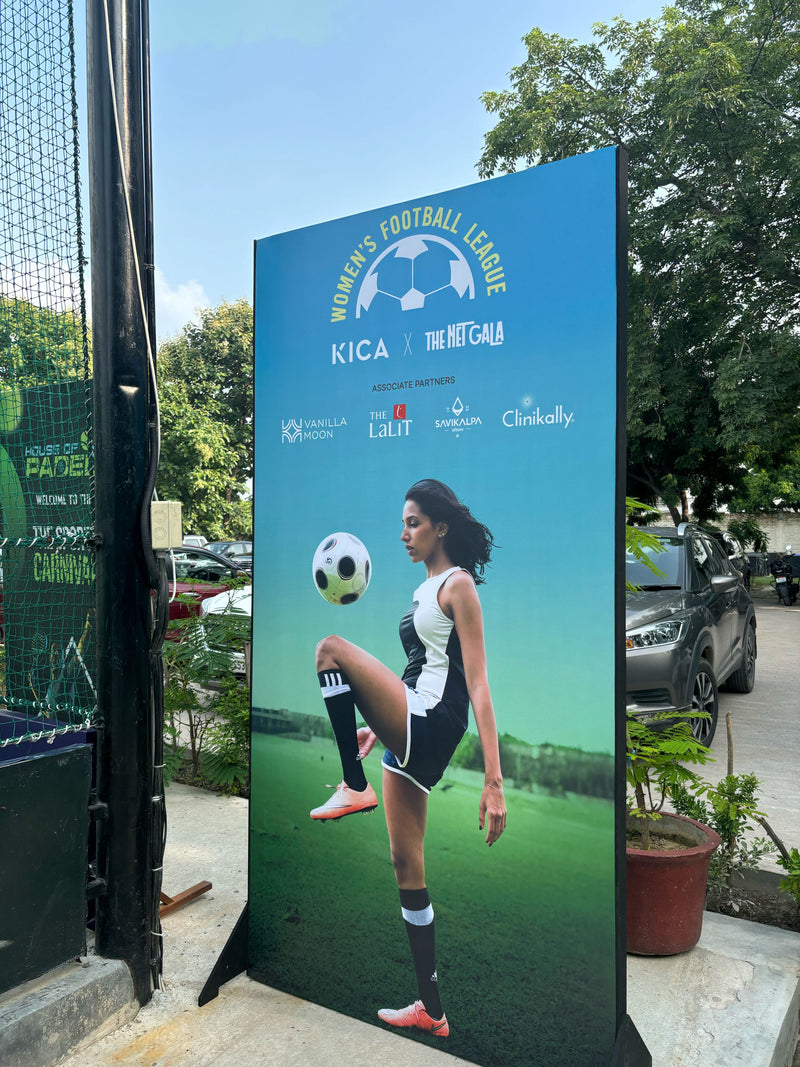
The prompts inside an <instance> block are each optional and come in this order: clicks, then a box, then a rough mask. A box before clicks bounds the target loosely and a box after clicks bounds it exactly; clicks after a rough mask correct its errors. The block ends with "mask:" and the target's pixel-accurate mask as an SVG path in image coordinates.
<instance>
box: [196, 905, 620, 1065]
mask: <svg viewBox="0 0 800 1067" xmlns="http://www.w3.org/2000/svg"><path fill="white" fill-rule="evenodd" d="M248 920H249V915H248V905H247V904H245V906H244V908H243V909H242V914H241V915H240V916H239V918H238V919H237V920H236V925H235V926H234V928H233V932H232V933H231V936H230V937H229V938H228V940H227V942H226V943H225V948H223V950H222V952H221V953H220V955H219V959H218V960H217V962H216V963H215V964H214V967H213V969H212V971H211V974H210V975H209V976H208V978H207V979H206V984H205V985H204V986H203V988H202V990H201V991H200V996H199V997H198V998H197V1006H198V1008H202V1007H203V1005H204V1004H208V1002H209V1000H213V999H214V998H215V997H216V996H217V995H218V993H219V987H220V986H222V985H225V983H226V982H230V980H231V979H232V978H235V977H236V976H237V975H238V974H241V973H242V971H246V970H247V931H248V925H249V922H248ZM620 1062H623V1061H620ZM624 1062H626V1063H627V1062H628V1061H627V1060H626V1061H624ZM631 1062H633V1061H631Z"/></svg>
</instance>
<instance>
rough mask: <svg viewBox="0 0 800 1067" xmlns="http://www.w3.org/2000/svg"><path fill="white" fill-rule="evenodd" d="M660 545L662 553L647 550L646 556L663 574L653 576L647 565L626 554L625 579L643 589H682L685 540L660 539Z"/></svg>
mask: <svg viewBox="0 0 800 1067" xmlns="http://www.w3.org/2000/svg"><path fill="white" fill-rule="evenodd" d="M658 544H659V547H660V548H661V549H662V551H658V550H657V549H647V548H646V549H645V550H644V554H645V555H646V556H647V558H648V559H650V560H651V561H652V563H653V565H654V566H655V567H656V568H657V569H658V570H659V571H660V572H661V573H660V574H653V572H652V571H651V570H650V568H649V567H648V566H647V564H646V563H644V562H643V561H641V560H638V559H636V558H635V557H634V556H633V555H631V553H630V552H626V553H625V578H626V580H627V581H628V582H630V583H631V584H632V585H638V586H641V587H642V588H643V589H654V588H655V589H657V588H660V587H663V586H674V587H676V588H680V584H681V558H682V555H683V540H682V539H681V538H679V537H659V538H658Z"/></svg>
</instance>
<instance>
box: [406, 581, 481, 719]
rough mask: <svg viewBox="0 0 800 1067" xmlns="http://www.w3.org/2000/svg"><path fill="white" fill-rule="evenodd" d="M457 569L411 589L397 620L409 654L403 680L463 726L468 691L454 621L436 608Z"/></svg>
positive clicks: (426, 700)
mask: <svg viewBox="0 0 800 1067" xmlns="http://www.w3.org/2000/svg"><path fill="white" fill-rule="evenodd" d="M458 570H461V568H460V567H450V569H449V570H446V571H442V573H441V574H437V575H435V576H434V577H433V578H428V579H427V580H426V581H424V582H423V583H422V585H421V586H420V587H419V588H418V589H416V590H415V591H414V603H413V604H412V605H411V609H410V611H408V612H406V614H405V615H404V616H403V618H402V619H401V621H400V640H401V641H402V642H403V649H404V650H405V653H406V655H407V656H408V664H407V666H406V669H405V671H404V672H403V681H404V682H405V683H406V685H408V686H410V687H411V688H412V689H416V691H417V692H418V693H419V694H420V695H421V696H423V697H424V698H425V702H426V706H427V707H428V708H429V709H430V708H433V707H435V706H436V705H437V704H439V703H440V702H441V703H444V704H446V705H447V707H448V708H449V709H450V711H451V712H452V713H453V714H454V715H455V716H456V718H457V719H458V720H459V721H460V722H461V723H462V724H463V726H464V729H466V727H467V723H468V717H469V694H468V693H467V682H466V678H465V677H464V661H463V659H462V656H461V642H460V641H459V639H458V634H457V633H456V628H455V625H454V623H453V620H452V619H448V617H447V616H446V615H445V613H444V612H443V611H442V609H441V608H440V607H439V590H440V589H441V587H442V586H443V585H444V583H445V582H446V581H447V579H448V578H449V577H450V575H451V574H454V573H455V571H458Z"/></svg>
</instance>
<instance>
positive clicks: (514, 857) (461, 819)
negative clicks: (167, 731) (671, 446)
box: [249, 149, 624, 1067]
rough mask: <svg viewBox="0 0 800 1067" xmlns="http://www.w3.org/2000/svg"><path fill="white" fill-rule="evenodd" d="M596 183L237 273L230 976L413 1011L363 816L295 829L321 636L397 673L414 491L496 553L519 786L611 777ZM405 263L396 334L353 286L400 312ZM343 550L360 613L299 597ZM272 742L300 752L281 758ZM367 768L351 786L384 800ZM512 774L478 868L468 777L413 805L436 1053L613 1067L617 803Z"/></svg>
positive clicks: (274, 242) (602, 301)
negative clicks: (238, 680)
mask: <svg viewBox="0 0 800 1067" xmlns="http://www.w3.org/2000/svg"><path fill="white" fill-rule="evenodd" d="M616 166H617V159H616V153H615V152H614V151H613V150H610V149H609V150H604V151H601V152H596V153H592V154H590V155H586V156H581V157H577V158H575V159H571V160H565V161H563V162H561V163H557V164H550V165H548V166H545V167H540V168H535V169H531V170H528V171H525V172H523V173H520V174H517V175H511V176H508V177H504V178H499V179H495V180H492V181H489V182H485V183H481V184H478V185H474V186H469V187H466V188H464V189H457V190H451V191H448V192H445V193H440V194H436V195H433V196H431V197H427V198H423V199H418V200H414V201H409V202H408V203H407V204H402V205H397V206H394V207H389V208H384V209H379V210H376V211H371V212H366V213H364V214H362V215H357V216H353V217H351V218H347V219H340V220H337V221H335V222H331V223H327V224H324V225H320V226H315V227H309V228H308V229H304V230H300V231H295V232H293V233H288V234H283V235H278V236H276V237H272V238H268V239H266V240H264V241H260V242H258V243H257V245H256V302H255V303H256V492H255V499H256V504H255V529H254V534H255V537H254V540H255V571H254V573H255V586H254V589H255V597H254V637H253V641H254V648H253V708H254V717H253V721H254V731H253V750H252V794H251V859H250V890H249V899H250V916H251V920H250V973H251V975H252V976H254V977H257V978H260V979H261V980H264V981H266V982H269V983H270V984H272V985H275V986H278V987H279V988H282V989H286V990H288V991H289V992H292V993H295V994H297V995H298V996H302V997H306V998H308V999H311V1000H315V1001H318V1002H319V1003H322V1004H326V1005H327V1006H329V1007H333V1008H335V1009H336V1010H338V1011H342V1012H345V1013H347V1014H350V1015H353V1016H355V1017H357V1018H362V1019H364V1020H366V1021H369V1022H375V1021H376V1018H375V1012H376V1010H377V1008H378V1007H381V1006H384V1005H385V1004H394V1002H395V1001H396V1002H397V1004H398V1005H399V1004H401V1003H406V1002H408V1001H409V1000H412V999H413V995H412V994H413V972H411V965H410V960H409V958H408V948H407V945H406V943H405V933H404V931H403V929H402V923H401V921H400V917H399V909H398V905H397V894H396V888H395V886H394V879H393V875H392V870H391V864H390V862H389V852H388V840H387V835H386V830H385V826H384V825H383V819H382V815H381V811H380V809H379V811H378V814H377V816H376V817H373V818H371V819H363V818H361V817H357V818H356V817H354V818H349V819H345V820H343V822H342V823H340V824H335V825H333V826H330V827H329V826H321V825H317V824H314V823H312V822H311V820H310V819H309V817H308V812H309V809H310V808H311V807H314V806H316V805H317V804H319V803H321V802H322V801H323V800H324V799H325V796H326V790H325V784H326V783H331V784H335V782H336V781H338V780H339V777H340V771H339V769H338V759H337V755H336V749H335V747H334V745H333V743H332V742H331V741H329V740H327V739H326V736H325V734H326V724H327V717H326V715H325V710H324V705H323V703H322V700H321V698H320V694H319V687H318V684H317V679H316V674H315V670H314V648H315V646H316V644H317V642H318V641H319V640H320V638H322V637H324V636H325V635H326V634H328V633H338V634H341V635H342V636H343V637H346V638H347V639H348V640H351V641H354V642H356V643H357V644H359V645H361V646H363V647H365V648H366V649H367V650H368V651H370V652H371V653H372V654H373V655H375V656H377V657H378V658H379V659H381V660H382V661H383V662H384V663H386V665H387V666H389V667H391V668H392V669H393V670H395V671H397V672H398V673H401V672H402V669H403V667H404V656H403V652H402V648H401V645H400V641H399V638H398V633H397V628H398V624H399V620H400V617H401V616H402V614H403V613H404V612H405V611H406V610H407V609H408V607H409V605H410V603H411V599H412V593H413V590H414V589H415V588H416V586H417V585H418V584H419V583H420V582H421V581H422V580H423V579H424V577H425V574H424V571H423V570H422V568H416V567H415V566H414V565H413V564H412V563H410V562H409V560H408V557H407V554H406V552H405V551H404V549H403V546H402V544H401V542H400V533H401V513H402V507H403V498H404V494H405V491H406V489H407V488H408V487H409V486H410V485H411V484H412V483H413V482H415V481H417V480H418V479H419V478H425V477H432V478H438V479H440V480H442V481H444V482H446V483H447V484H448V485H450V486H451V487H452V488H453V489H454V491H455V492H456V494H457V495H458V496H459V498H460V499H461V500H463V501H464V502H465V503H466V504H467V505H468V506H469V507H470V509H471V510H472V512H473V514H474V515H476V516H477V517H478V518H479V519H480V520H481V521H482V522H484V523H486V525H487V526H488V527H489V528H490V529H491V531H492V533H493V534H494V537H495V542H496V545H497V547H496V549H495V552H494V555H493V559H492V563H491V566H490V567H489V568H488V569H487V573H486V579H487V580H486V584H485V585H483V586H481V587H480V596H481V603H482V606H483V612H484V622H485V632H486V649H487V658H488V667H489V680H490V684H491V687H492V696H493V702H494V706H495V713H496V716H497V723H498V730H499V732H500V734H501V735H510V739H509V743H511V744H512V747H514V746H516V747H515V748H514V751H515V753H516V754H517V755H518V756H520V758H519V760H518V761H517V763H515V767H516V769H517V770H518V769H519V767H520V766H521V763H522V762H523V761H524V757H525V754H526V751H527V746H531V747H530V755H531V758H535V757H536V756H537V755H538V754H540V753H541V751H542V750H541V747H540V746H546V745H554V746H562V747H563V748H565V749H570V750H579V751H580V752H581V753H585V754H594V756H596V757H597V758H598V759H601V758H605V760H606V762H607V766H608V767H610V766H611V761H612V757H613V751H614V712H615V708H614V699H615V679H614V604H615V599H614V598H615V575H614V539H615V534H614V518H615V506H616V492H617V487H616V464H617V446H616V436H617V421H616V420H617V412H616V396H617V218H616V197H617V173H616ZM426 208H427V209H429V210H427V211H426ZM440 209H441V210H440ZM404 213H405V214H404ZM437 219H438V222H439V224H438V226H437V225H436V220H437ZM405 222H408V224H409V225H408V227H407V228H404V223H405ZM425 223H427V225H425ZM395 231H396V232H395ZM419 236H421V237H422V239H423V241H424V240H425V238H426V237H427V239H428V240H427V243H426V244H423V245H421V246H420V247H421V249H422V251H421V254H420V255H419V256H418V257H417V258H416V259H414V261H413V262H414V272H415V273H414V282H415V284H416V285H417V287H418V288H419V289H420V290H421V291H423V292H425V294H426V296H425V300H424V305H423V306H422V307H415V308H412V309H409V310H402V308H401V306H400V302H399V300H397V299H392V298H391V297H389V296H384V295H383V293H382V292H379V293H378V295H377V296H376V297H375V299H373V300H372V302H371V303H370V304H369V306H368V307H365V306H361V305H360V303H359V293H360V292H362V293H365V292H367V291H368V287H369V284H370V277H369V276H370V274H371V272H374V273H377V283H376V284H377V286H378V287H379V289H380V290H384V291H385V292H387V293H388V292H391V293H393V294H395V295H396V296H399V295H402V292H404V291H405V289H404V285H405V281H404V276H403V273H402V272H403V270H404V269H405V268H406V267H407V266H408V260H406V261H405V263H403V262H402V261H398V260H397V259H395V258H394V257H393V256H392V255H391V254H390V255H387V256H385V257H383V258H381V254H382V253H383V252H385V251H386V250H387V249H389V248H390V247H391V246H392V245H394V244H395V243H396V242H397V241H400V240H402V239H405V238H409V237H419ZM431 237H434V238H437V237H438V238H439V239H440V240H439V241H436V240H433V241H432V240H430V238H431ZM441 240H446V241H447V242H448V244H449V246H451V247H450V248H448V247H446V246H444V245H442V244H441ZM489 244H491V245H492V247H491V248H490V249H489V248H487V246H488V245H489ZM426 248H427V251H426V250H425V249H426ZM443 257H445V259H444V260H443ZM490 257H491V258H490ZM495 257H496V258H495ZM462 260H463V263H462ZM450 261H455V262H457V263H458V264H459V266H458V267H456V268H455V270H454V275H453V276H454V277H455V278H456V279H457V278H458V277H459V276H462V277H466V276H467V274H466V272H465V266H466V268H468V272H469V273H470V274H471V277H472V280H473V284H474V298H473V299H470V291H469V289H467V290H466V291H465V292H464V294H463V296H460V297H459V295H458V292H457V291H456V289H454V288H453V287H452V286H451V285H450V284H449V281H450V275H449V274H447V276H445V275H443V274H442V273H441V272H442V270H443V269H444V270H445V271H447V270H448V269H449V268H448V267H447V263H448V262H450ZM376 262H377V267H375V264H376ZM487 262H488V263H489V264H490V269H489V271H488V272H487V271H485V270H484V264H485V263H487ZM443 263H444V267H443ZM623 269H624V264H623ZM342 279H344V281H342ZM440 282H441V288H440V289H439V290H438V291H436V290H437V288H438V287H439V284H440ZM351 283H352V284H351ZM362 285H365V289H364V290H362V289H361V287H362ZM490 286H494V288H493V289H491V291H487V290H488V289H489V287H490ZM337 294H338V295H337ZM359 309H360V313H358V314H357V311H359ZM332 320H335V321H332ZM460 324H464V325H460ZM359 343H360V347H359ZM351 352H352V361H351ZM383 353H386V354H383ZM359 355H360V356H362V357H368V358H359ZM396 405H401V407H396ZM340 530H344V531H349V532H350V533H353V534H355V535H356V536H357V537H359V538H360V539H361V540H362V541H363V542H364V544H365V545H366V546H367V548H368V550H369V552H370V557H371V564H372V579H371V583H370V586H369V589H368V590H367V592H366V594H365V595H364V597H363V598H362V599H361V600H359V601H358V602H357V603H355V604H353V605H349V606H347V607H344V608H338V607H333V606H331V605H330V604H328V603H327V602H326V601H324V600H323V599H322V598H321V597H320V596H319V594H318V593H317V591H316V589H315V588H314V585H313V581H312V576H311V559H312V556H313V553H314V550H315V548H316V547H317V545H318V544H319V542H320V541H321V540H322V539H323V537H325V536H326V535H327V534H330V533H332V532H335V531H340ZM304 717H309V718H307V719H306V718H304ZM290 721H291V722H293V724H294V731H293V734H287V735H285V736H280V734H279V733H276V732H274V731H279V730H284V729H285V730H288V729H289V727H288V726H287V722H290ZM471 729H474V727H471ZM265 731H267V732H265ZM269 731H273V732H269ZM298 737H302V738H304V740H298V739H297V738H298ZM509 751H510V750H509ZM520 754H521V755H520ZM379 755H380V754H379V753H378V752H377V751H376V752H375V754H374V755H373V756H371V757H370V759H369V760H368V761H367V763H366V764H365V770H366V772H367V776H368V777H369V778H370V781H371V782H372V784H373V785H374V786H375V788H376V790H377V791H378V792H379V791H380V774H381V772H380V769H379V765H378V760H379ZM504 770H505V775H506V779H507V797H508V805H509V821H508V829H507V831H506V833H505V834H504V835H503V837H502V839H501V840H500V841H499V842H498V843H497V845H496V846H495V847H494V848H492V849H491V850H488V849H486V847H485V845H483V836H484V835H483V834H480V833H479V831H478V830H477V807H478V800H479V797H480V781H481V778H482V776H481V775H480V774H479V773H477V772H475V771H469V770H465V769H463V768H457V767H451V768H450V769H449V770H448V772H447V774H446V776H445V779H444V782H443V786H439V787H437V788H436V789H434V791H433V793H432V795H431V799H430V806H429V823H428V834H427V837H426V860H427V869H428V870H427V873H428V883H429V885H430V886H431V894H432V897H433V899H434V903H435V910H436V916H437V937H438V940H439V944H440V955H441V967H440V968H439V970H440V974H441V976H442V977H441V989H442V997H443V1001H444V1003H445V1005H446V1009H447V1013H448V1019H449V1020H450V1025H451V1030H452V1036H451V1038H450V1039H449V1040H448V1042H446V1050H447V1051H448V1052H452V1053H454V1054H456V1055H460V1056H463V1057H464V1058H465V1059H468V1060H471V1061H473V1062H477V1063H497V1062H503V1063H506V1064H517V1063H519V1064H523V1063H524V1064H529V1063H534V1062H536V1063H538V1062H541V1063H548V1065H553V1064H559V1063H563V1064H565V1065H567V1064H569V1065H570V1067H574V1065H576V1064H583V1063H585V1064H590V1063H597V1062H604V1061H605V1059H606V1058H607V1057H606V1056H605V1053H603V1054H602V1055H601V1054H600V1053H599V1051H598V1050H608V1054H609V1057H610V1050H611V1049H612V1047H613V1041H614V1032H615V1022H616V1015H615V1011H616V1005H615V966H616V964H615V941H614V928H615V927H614V924H615V910H614V908H615V904H614V896H615V892H614V889H615V883H614V809H613V786H612V784H611V783H612V776H609V777H608V779H607V780H608V790H607V793H606V794H605V795H600V796H597V795H595V796H589V797H587V796H579V795H577V794H574V793H571V792H570V793H567V794H565V795H560V796H559V795H551V793H550V792H548V791H547V790H545V789H537V788H536V787H534V788H531V786H530V782H529V781H528V779H526V778H525V777H524V776H520V778H519V780H518V781H517V782H516V783H515V781H514V778H513V775H512V774H511V773H510V771H509V769H508V768H504ZM409 1036H413V1035H409ZM418 1039H419V1040H423V1041H432V1040H434V1039H428V1038H425V1037H422V1036H420V1037H419V1038H418Z"/></svg>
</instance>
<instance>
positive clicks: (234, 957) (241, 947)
mask: <svg viewBox="0 0 800 1067" xmlns="http://www.w3.org/2000/svg"><path fill="white" fill-rule="evenodd" d="M248 926H249V915H248V905H247V904H245V906H244V908H243V909H242V914H241V915H240V916H239V918H238V919H237V920H236V925H235V926H234V928H233V932H232V933H231V936H230V937H229V938H228V940H227V942H226V944H225V948H223V950H222V952H221V953H220V956H219V959H218V960H217V962H216V963H215V964H214V966H213V968H212V970H211V974H210V975H209V976H208V978H207V979H206V984H205V985H204V986H203V988H202V990H201V992H200V996H199V997H198V998H197V1006H198V1007H199V1008H202V1007H203V1005H204V1004H208V1002H209V1000H213V999H214V998H215V997H216V996H217V994H218V993H219V987H220V986H221V985H224V984H225V983H226V982H230V980H231V978H235V977H236V976H237V974H241V973H242V971H246V970H247V932H248Z"/></svg>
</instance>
